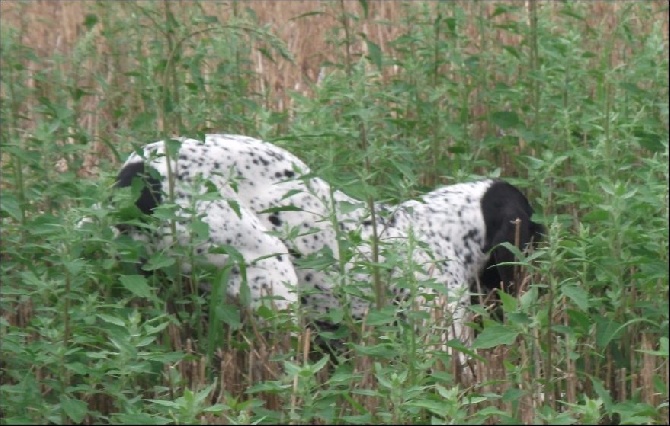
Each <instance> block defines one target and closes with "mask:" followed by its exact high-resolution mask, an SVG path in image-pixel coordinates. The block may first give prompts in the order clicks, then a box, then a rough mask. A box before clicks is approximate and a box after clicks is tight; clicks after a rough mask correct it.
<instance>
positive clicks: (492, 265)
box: [479, 180, 545, 294]
mask: <svg viewBox="0 0 670 426" xmlns="http://www.w3.org/2000/svg"><path fill="white" fill-rule="evenodd" d="M481 208H482V213H483V215H484V223H485V224H486V243H485V246H484V251H485V252H489V251H491V254H490V257H489V260H488V262H487V264H486V266H485V267H484V269H482V271H481V273H480V276H479V280H480V284H481V286H482V290H483V291H485V292H488V291H491V290H493V289H495V288H501V289H503V290H504V291H505V292H506V293H510V294H514V292H515V291H516V290H517V287H516V284H517V283H516V282H515V276H514V275H515V274H514V270H515V266H514V265H500V264H501V263H505V262H514V261H515V260H516V259H515V256H514V254H513V253H512V252H511V251H510V250H508V249H507V248H506V247H502V246H499V244H501V243H505V242H507V243H510V244H513V245H514V244H516V243H517V242H518V247H519V249H520V250H521V251H523V250H525V249H526V248H528V247H529V245H532V246H534V245H535V244H537V243H538V242H539V241H540V240H541V239H542V235H543V234H544V232H545V229H544V226H542V225H541V224H539V223H536V222H533V221H532V220H531V216H532V215H533V209H532V207H531V206H530V203H529V202H528V199H527V198H526V197H525V196H524V195H523V194H522V193H521V191H519V190H518V189H517V188H516V187H514V186H513V185H511V184H509V183H507V182H504V181H501V180H497V181H495V182H494V183H493V185H491V187H490V188H489V189H488V190H487V191H486V194H484V197H482V201H481ZM517 219H518V221H519V223H518V225H517ZM517 227H518V230H517ZM517 240H518V241H517Z"/></svg>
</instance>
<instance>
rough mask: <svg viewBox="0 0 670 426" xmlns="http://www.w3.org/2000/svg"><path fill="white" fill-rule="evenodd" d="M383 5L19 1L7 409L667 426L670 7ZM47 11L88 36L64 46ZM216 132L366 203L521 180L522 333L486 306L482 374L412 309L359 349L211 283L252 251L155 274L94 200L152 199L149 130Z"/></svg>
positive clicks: (94, 417)
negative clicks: (228, 295)
mask: <svg viewBox="0 0 670 426" xmlns="http://www.w3.org/2000/svg"><path fill="white" fill-rule="evenodd" d="M53 3H55V4H58V3H61V2H53ZM271 3H277V4H279V3H281V4H283V6H279V5H277V4H274V5H273V4H271ZM384 3H385V4H382V3H379V2H371V1H370V2H368V1H359V2H343V1H340V2H320V3H317V2H313V3H310V2H307V3H296V2H248V3H247V2H232V5H230V4H224V3H215V2H202V3H185V2H180V3H171V2H137V3H136V2H76V4H70V5H69V6H63V5H64V4H65V2H62V4H61V5H58V6H54V5H53V4H51V2H42V3H40V2H22V3H20V2H3V5H2V8H3V13H2V26H1V31H2V41H1V43H2V64H1V69H0V72H1V75H2V86H1V88H0V90H1V94H2V105H1V114H2V115H1V117H0V119H1V122H2V128H1V130H0V135H1V138H2V142H1V143H2V145H1V148H2V158H1V162H2V183H1V185H2V197H1V200H0V201H1V203H0V215H1V218H2V229H1V234H0V235H1V237H2V250H1V253H0V256H1V259H2V263H1V268H2V287H1V298H0V307H1V309H2V316H1V318H0V331H1V333H2V335H1V338H2V341H1V347H0V349H1V361H0V371H1V372H2V375H1V376H0V418H1V419H2V422H3V424H30V423H32V422H36V423H54V424H67V423H71V422H74V423H86V424H89V423H136V422H137V423H140V424H166V423H195V422H205V423H231V424H235V423H242V424H244V423H259V424H267V423H277V422H292V423H301V424H302V423H304V424H314V423H313V422H315V423H316V424H319V423H372V424H382V423H396V424H397V423H419V424H462V423H463V422H464V423H466V424H470V423H471V424H517V423H518V422H523V423H526V424H531V423H546V424H598V423H602V424H609V423H607V422H618V423H620V424H640V423H641V424H667V423H668V386H669V379H668V377H669V375H670V367H669V365H668V355H669V352H668V351H669V349H668V315H669V314H668V312H669V306H668V178H669V176H668V137H669V135H668V9H667V3H665V2H651V1H649V2H611V3H599V2H581V3H580V2H547V3H545V2H527V3H528V4H527V5H526V4H525V3H522V2H501V3H493V2H476V3H475V2H440V3H437V2H435V3H423V2H407V3H403V2H384ZM65 7H70V13H72V15H67V14H66V13H65V12H64V9H63V8H65ZM40 8H43V9H44V10H59V11H60V12H59V13H61V15H59V17H60V18H61V20H62V21H61V22H62V24H63V28H71V30H70V33H76V35H75V36H70V37H65V36H63V38H62V39H61V38H57V37H55V36H54V37H49V36H46V37H45V39H47V40H48V43H45V44H40V43H41V41H40V39H39V38H37V36H38V35H39V34H42V33H41V31H43V32H44V33H45V34H53V33H52V32H49V31H53V28H51V27H50V25H51V24H47V23H46V22H42V21H41V20H40V17H41V16H42V15H41V14H40V10H39V9H40ZM49 8H52V9H49ZM72 8H76V10H75V11H74V12H73V11H72ZM282 8H283V9H282ZM266 9H267V10H266ZM268 10H270V11H269V12H268ZM54 13H55V12H54ZM270 15H275V16H274V20H271V19H270ZM68 16H69V17H70V18H72V16H75V17H76V19H65V18H66V17H68ZM271 21H272V22H274V24H273V25H270V24H269V22H271ZM47 22H52V20H51V19H50V20H49V21H47ZM280 23H281V25H283V26H280ZM68 25H69V26H70V27H68ZM289 33H290V35H289ZM315 34H318V37H317V36H316V35H315ZM66 35H67V34H66ZM61 36H62V35H59V37H61ZM63 40H65V41H63ZM301 49H303V50H305V51H307V50H309V52H313V53H310V54H305V52H304V51H301ZM315 52H318V54H317V53H315ZM215 132H225V133H240V134H246V135H250V136H254V137H260V138H263V139H266V140H269V141H272V142H274V143H276V144H278V145H281V146H283V147H285V148H287V149H289V150H291V151H292V152H294V153H295V154H297V155H298V156H299V157H301V158H302V159H303V160H305V161H306V162H307V163H308V164H309V165H310V166H311V167H312V169H313V170H314V171H315V172H316V173H317V174H318V175H319V176H321V177H323V178H324V179H326V180H327V181H329V182H330V183H332V184H333V185H334V186H336V187H337V188H340V189H343V190H344V191H346V192H348V193H349V194H350V195H352V196H356V197H359V198H361V199H374V200H388V201H391V202H393V201H397V200H401V199H406V198H410V197H415V196H417V195H418V194H420V193H422V192H425V191H427V190H429V189H431V188H433V187H435V186H436V185H439V184H444V183H453V182H459V181H464V180H467V179H471V178H475V177H480V176H489V177H494V176H504V177H505V178H507V179H508V180H510V181H511V182H513V183H514V184H516V185H518V186H519V187H521V188H522V189H523V190H524V192H525V193H526V194H527V195H528V196H529V199H530V200H531V203H532V204H533V205H534V206H535V208H536V211H537V212H538V216H537V218H538V220H539V221H541V222H542V223H544V224H545V226H546V228H547V231H548V232H547V240H546V242H545V243H544V244H543V245H542V246H541V247H540V248H539V249H538V250H536V251H535V252H534V253H533V254H532V255H531V256H530V257H529V258H524V259H523V261H522V262H521V263H522V264H523V265H524V268H525V269H524V271H525V275H524V277H523V282H524V286H523V287H524V291H523V292H522V293H521V294H519V295H518V296H517V297H515V296H505V295H503V296H501V297H502V309H503V310H504V312H505V320H504V322H503V323H496V322H495V321H493V320H492V319H490V318H488V314H487V312H486V311H485V310H484V309H482V308H481V307H473V311H474V312H473V313H474V314H477V315H479V316H480V317H483V320H482V321H480V322H483V324H484V325H485V327H484V329H483V330H482V331H481V332H480V333H479V335H478V336H477V338H476V340H475V343H474V347H473V348H470V349H467V348H462V349H463V350H465V351H469V353H471V354H472V355H473V356H475V358H474V359H475V364H476V365H475V367H476V371H477V372H478V373H477V380H476V381H474V382H472V381H468V380H467V378H466V377H462V376H461V375H460V374H459V373H458V372H457V371H456V370H455V369H454V368H453V364H452V359H451V357H449V356H448V355H447V354H445V353H444V352H441V351H436V350H434V348H433V346H432V345H429V344H425V342H426V341H430V340H431V338H432V337H433V336H434V335H435V332H434V330H433V328H431V327H424V328H423V329H419V330H414V328H413V327H411V326H407V324H405V325H403V324H402V323H400V324H394V323H393V321H392V319H393V318H392V317H391V314H390V313H389V310H388V309H383V308H382V309H380V310H373V311H372V312H371V313H370V315H369V317H368V319H367V321H366V323H365V324H364V325H360V324H351V327H350V328H351V330H352V332H351V334H345V335H342V336H339V337H344V338H345V340H346V341H347V342H348V343H347V349H348V351H349V353H350V357H349V359H348V360H347V361H343V362H341V363H340V364H339V365H337V366H335V365H331V364H330V362H329V358H328V357H327V356H319V355H318V354H316V355H314V354H313V355H312V356H309V355H308V352H309V348H308V345H309V342H310V338H309V332H308V331H304V329H303V331H302V332H297V333H296V332H295V331H296V330H293V331H294V333H293V335H292V334H291V333H290V332H289V331H291V330H290V328H291V327H292V326H291V323H290V322H289V321H287V320H286V318H283V317H275V316H274V315H273V314H272V313H271V312H268V311H262V312H260V313H257V314H256V315H260V316H261V317H264V318H265V319H267V320H269V321H266V322H264V323H262V324H261V323H259V322H257V321H256V320H257V317H254V316H250V315H248V314H246V313H245V311H244V309H241V308H240V307H239V306H237V305H234V304H232V303H226V301H225V300H223V298H220V299H219V298H203V297H202V296H201V295H199V294H198V292H197V291H194V288H195V287H196V286H197V282H198V281H199V280H202V279H205V278H207V279H208V280H210V281H213V282H215V283H218V286H216V288H219V287H220V285H225V279H226V276H227V273H228V272H229V270H228V269H226V270H222V271H212V270H207V269H206V268H204V267H203V268H202V269H198V270H196V272H194V273H193V274H192V275H191V276H190V277H186V278H182V277H181V276H180V275H179V274H178V270H179V263H180V260H179V259H181V258H182V257H178V256H167V255H166V254H165V253H158V254H156V255H154V256H152V257H150V259H149V261H148V263H147V265H146V266H145V269H146V270H148V271H153V272H155V274H153V275H151V276H149V277H146V276H144V275H138V273H137V271H136V270H135V269H134V268H133V264H134V263H135V261H136V260H137V259H138V257H139V256H140V255H141V254H142V252H143V249H144V248H143V247H142V246H141V245H140V244H137V243H134V242H133V241H129V240H128V239H124V238H118V239H115V238H114V236H113V234H112V231H111V229H110V227H109V226H108V225H110V224H113V223H114V222H115V221H118V220H119V219H120V218H125V219H127V215H128V214H129V213H128V209H109V208H94V207H92V206H93V205H94V203H103V205H108V204H107V203H106V201H107V200H108V199H109V198H110V197H113V198H114V199H115V200H116V201H117V202H118V204H117V205H126V206H128V205H129V204H128V202H129V201H128V200H129V199H130V198H129V196H130V195H131V194H130V192H129V191H128V192H123V193H116V194H113V193H112V191H111V184H112V182H113V179H114V175H115V170H116V168H117V167H118V164H119V162H121V161H123V160H124V159H125V157H126V156H127V155H128V153H130V152H131V151H132V150H133V149H135V148H136V147H138V146H139V145H141V144H143V143H146V142H150V141H155V140H158V139H160V138H164V137H169V136H171V135H177V134H181V135H188V136H198V135H201V134H203V133H215ZM124 203H125V204H124ZM164 214H165V215H167V216H168V217H169V214H170V212H169V211H165V212H164ZM87 215H88V216H92V217H94V218H95V219H96V221H97V223H99V224H100V225H101V226H97V227H90V226H89V227H83V228H78V227H77V226H76V224H77V223H78V221H79V220H80V219H81V218H82V217H84V216H87ZM124 215H126V216H124ZM199 237H202V235H199ZM195 243H196V241H194V244H195ZM342 243H343V244H342V247H343V250H344V252H343V253H346V250H354V249H355V236H350V239H349V240H343V242H342ZM407 244H416V242H413V241H408V242H407ZM191 254H192V253H190V251H189V247H186V248H184V251H183V252H182V255H183V256H190V255H191ZM403 261H404V259H401V258H392V257H389V260H387V262H388V263H389V264H386V265H381V267H382V268H384V267H390V266H392V265H390V263H391V262H394V264H400V265H402V264H403V263H402V262H403ZM309 262H312V263H311V264H309ZM335 262H336V261H335V260H334V259H332V258H328V256H326V255H324V256H320V257H316V258H313V259H308V260H307V262H306V263H307V265H306V266H316V267H326V266H329V265H331V264H333V263H335ZM335 266H336V265H335ZM370 267H371V266H370V265H367V264H366V265H360V268H370ZM404 267H405V268H406V269H408V271H411V266H408V265H405V266H404ZM408 276H409V274H408ZM342 280H343V282H346V281H347V279H346V277H342ZM219 290H220V288H219ZM335 315H337V314H335ZM340 315H341V316H343V317H345V319H346V313H340ZM419 319H420V318H419ZM408 321H409V322H412V317H410V318H409V320H408ZM345 322H346V321H345ZM419 322H420V321H419V320H417V321H416V323H417V324H418V323H419ZM222 324H223V327H222V326H221V325H222ZM473 326H475V325H474V324H473ZM264 328H268V329H269V330H268V329H264Z"/></svg>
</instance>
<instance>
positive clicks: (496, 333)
mask: <svg viewBox="0 0 670 426" xmlns="http://www.w3.org/2000/svg"><path fill="white" fill-rule="evenodd" d="M518 335H519V331H518V330H516V329H515V328H514V327H511V326H504V325H498V324H494V325H490V326H488V327H485V328H484V331H482V333H481V334H480V335H479V336H477V339H475V342H474V343H473V344H472V348H473V349H489V348H493V347H496V346H499V345H512V344H514V342H515V341H516V338H517V336H518Z"/></svg>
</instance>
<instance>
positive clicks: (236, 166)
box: [117, 134, 542, 335]
mask: <svg viewBox="0 0 670 426" xmlns="http://www.w3.org/2000/svg"><path fill="white" fill-rule="evenodd" d="M177 140H179V141H180V142H181V146H180V148H179V150H178V152H177V154H176V155H175V156H174V157H173V158H172V160H171V162H170V164H171V169H172V173H171V175H172V176H173V177H174V179H173V182H174V184H173V194H174V197H175V198H174V200H175V202H176V203H177V204H178V205H180V206H181V207H183V208H184V209H188V208H194V211H195V212H196V213H197V214H200V215H202V218H203V221H205V222H206V223H207V224H208V225H209V231H210V235H209V239H208V241H207V242H206V243H203V244H201V245H200V246H199V247H198V252H199V253H202V255H203V256H206V258H207V260H208V261H209V262H210V263H212V264H214V265H217V266H223V265H224V264H225V262H226V261H227V255H225V254H209V253H208V251H209V249H211V248H214V247H217V246H219V245H229V246H233V247H234V248H235V249H237V250H238V251H239V252H240V253H241V254H242V256H243V257H244V259H245V261H246V262H247V264H248V266H247V268H246V275H247V282H248V284H249V288H250V290H251V296H252V300H253V306H254V307H257V306H259V305H260V303H261V300H262V297H261V296H262V295H264V294H267V293H272V294H273V295H275V296H278V298H277V299H276V300H274V303H275V306H276V307H278V308H280V309H288V308H291V305H292V304H294V303H297V302H298V301H300V302H301V304H302V305H303V306H304V308H305V309H307V310H308V311H309V310H314V311H316V312H322V313H323V312H327V311H329V310H330V309H332V308H334V307H335V306H339V303H340V301H339V299H338V298H337V297H335V294H336V293H337V291H336V289H337V287H336V286H337V282H338V276H337V274H331V273H329V272H328V269H326V270H322V271H316V270H313V269H304V268H300V267H298V263H299V262H300V259H302V258H304V257H305V256H307V255H310V254H316V253H320V251H321V250H323V249H326V250H330V252H332V253H333V255H334V257H335V258H336V259H337V258H338V244H337V234H336V227H339V231H342V232H344V233H349V232H360V240H361V244H360V245H359V247H357V249H356V253H357V256H356V257H354V258H353V259H351V261H350V262H348V263H347V265H346V267H347V268H348V269H350V270H351V271H352V276H353V277H354V278H355V280H354V282H356V283H358V285H360V286H361V290H362V291H363V292H364V293H365V292H367V293H371V291H372V289H371V287H372V283H371V281H372V280H371V279H370V276H369V275H366V273H365V272H364V271H360V270H359V269H356V268H354V269H352V268H353V267H354V265H355V264H356V261H358V260H365V259H367V260H369V257H370V244H369V241H370V238H371V235H372V223H371V221H370V215H369V211H368V209H367V208H366V206H365V204H364V203H363V202H361V201H359V200H356V199H353V198H351V197H349V196H347V195H346V194H344V193H343V192H340V191H337V190H331V187H330V185H329V184H328V183H326V182H325V181H324V180H322V179H320V178H318V177H314V176H311V175H310V173H311V171H310V169H309V168H308V167H307V166H306V165H305V164H304V163H303V162H302V161H301V160H300V159H298V158H297V157H296V156H294V155H293V154H291V153H289V152H287V151H286V150H284V149H282V148H279V147H277V146H275V145H273V144H270V143H267V142H264V141H261V140H258V139H254V138H251V137H246V136H240V135H227V134H213V135H207V136H206V138H205V140H204V141H199V140H194V139H187V138H179V139H177ZM164 154H165V145H164V143H163V142H162V141H161V142H156V143H152V144H149V145H146V146H145V147H144V149H143V152H142V153H141V155H140V154H137V153H133V154H132V155H131V156H130V157H129V158H128V160H127V161H126V163H125V164H124V166H123V168H122V169H121V171H120V173H119V175H118V178H117V186H119V187H124V186H128V185H130V184H131V182H132V180H133V178H134V177H136V176H139V175H142V174H144V173H145V172H146V171H148V170H149V168H148V167H146V166H147V165H149V166H150V167H151V168H153V169H155V170H156V171H158V173H159V175H160V176H159V177H157V178H156V177H149V178H148V179H147V181H146V186H145V189H144V191H143V193H142V195H141V197H140V199H139V200H138V201H137V205H138V207H140V209H141V210H142V211H143V212H144V213H148V214H150V213H151V212H152V211H153V209H154V208H155V207H156V206H157V205H158V204H160V203H161V202H163V201H164V200H165V199H166V197H167V195H166V194H168V193H169V184H168V179H166V177H167V176H168V173H167V168H168V162H167V161H166V158H165V155H164ZM203 180H209V181H210V182H211V183H212V184H213V187H214V188H216V190H217V191H218V192H219V194H220V196H221V198H219V199H211V197H207V198H206V199H204V200H200V199H199V197H197V196H196V197H194V196H193V194H197V193H203V192H204V188H205V185H202V181H203ZM210 187H211V185H210ZM333 202H334V209H333ZM286 206H292V207H290V208H286ZM278 207H284V208H283V209H282V208H280V209H277V208H278ZM273 208H274V210H270V211H266V210H267V209H273ZM375 209H376V215H377V232H378V234H379V236H380V247H382V248H384V249H385V250H390V251H387V252H386V253H392V254H393V255H394V256H401V257H404V258H405V259H407V260H408V261H409V259H411V261H412V262H413V263H414V265H415V266H416V267H417V269H418V270H419V272H417V273H416V275H415V276H416V278H417V281H418V282H422V280H425V279H429V278H430V279H432V280H434V282H433V283H434V284H433V285H430V286H426V288H425V289H424V290H425V291H426V292H431V291H434V290H430V289H429V288H428V287H432V288H436V289H437V291H438V293H441V294H443V295H446V296H447V297H448V300H449V303H448V305H447V306H446V307H445V309H446V310H447V311H448V312H449V313H450V314H451V315H452V316H453V319H454V326H455V327H454V330H455V333H456V335H460V333H461V330H462V327H461V322H462V317H463V313H464V308H465V307H466V306H467V305H468V304H469V301H470V294H469V290H470V288H471V287H472V285H473V283H474V282H475V281H476V280H477V279H480V281H481V284H482V286H484V287H488V288H490V287H499V286H500V285H501V282H502V284H504V285H510V284H511V282H512V281H513V275H512V272H511V269H510V267H503V266H500V267H497V268H490V266H492V265H495V264H497V263H500V262H504V261H511V260H513V257H512V256H511V253H510V252H508V251H507V250H505V249H502V248H496V249H494V248H495V246H496V245H497V244H499V243H501V242H505V241H509V242H514V240H515V233H516V227H515V225H514V224H513V223H512V221H514V220H515V219H516V218H519V219H520V220H521V228H520V229H521V232H520V235H519V236H520V239H521V242H522V243H523V244H526V243H529V242H530V241H531V238H534V239H537V238H538V237H539V234H540V233H541V232H542V227H541V225H539V224H536V223H534V222H532V221H531V220H530V217H531V215H532V214H533V211H532V209H531V207H530V205H529V203H528V201H527V200H526V198H525V197H524V196H523V194H521V192H519V191H518V190H517V189H516V188H515V187H513V186H512V185H510V184H508V183H506V182H504V181H500V180H491V179H487V180H481V181H476V182H470V183H461V184H456V185H449V186H444V187H441V188H438V189H436V190H434V191H432V192H430V193H428V194H426V195H424V196H423V197H421V198H420V199H418V200H410V201H406V202H404V203H401V204H399V205H383V204H378V205H376V207H375ZM185 211H186V210H185ZM264 211H266V212H264ZM238 212H239V214H238ZM182 214H184V213H182ZM332 214H335V220H333V216H332ZM187 216H188V215H186V214H184V217H185V218H186V217H187ZM333 224H336V225H333ZM163 231H164V232H163V233H162V235H161V236H160V237H159V238H158V240H157V241H154V244H155V245H156V248H157V249H162V248H166V247H168V246H169V245H170V244H171V243H172V242H173V240H172V238H171V237H170V230H169V226H168V225H167V224H166V225H165V228H164V229H163ZM177 234H178V235H177V240H178V242H180V243H184V244H185V243H187V242H188V241H189V229H188V220H184V221H180V222H179V223H178V224H177ZM289 234H292V235H293V236H294V237H295V236H296V235H297V237H295V238H288V235H289ZM410 234H411V235H412V240H414V241H416V242H417V244H415V245H414V247H413V248H410V245H409V244H408V241H409V240H410V238H409V237H410ZM133 235H134V236H135V237H137V238H145V237H143V236H140V235H139V234H137V232H135V231H133ZM388 246H392V248H391V249H389V248H388ZM491 249H494V250H493V252H490V251H491ZM384 253H385V252H384V251H383V250H382V255H383V254H384ZM257 259H260V260H258V261H256V260H257ZM382 260H383V256H382ZM187 268H188V266H187ZM235 271H236V272H237V273H235V274H233V276H232V279H231V282H230V283H229V285H228V291H229V294H230V295H232V296H236V295H237V293H238V292H239V288H240V285H241V282H242V280H241V277H240V274H239V269H235ZM396 273H400V274H402V271H396ZM392 291H393V293H394V295H395V297H396V299H402V296H403V295H406V294H407V293H408V292H409V291H410V290H409V289H408V288H401V287H400V286H398V287H395V288H393V289H392ZM420 300H421V299H420ZM348 306H349V309H351V311H352V315H353V316H354V317H356V318H361V317H363V316H364V314H365V312H366V310H367V308H368V306H369V302H366V301H365V299H364V298H357V297H354V298H352V300H351V302H350V305H348Z"/></svg>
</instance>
